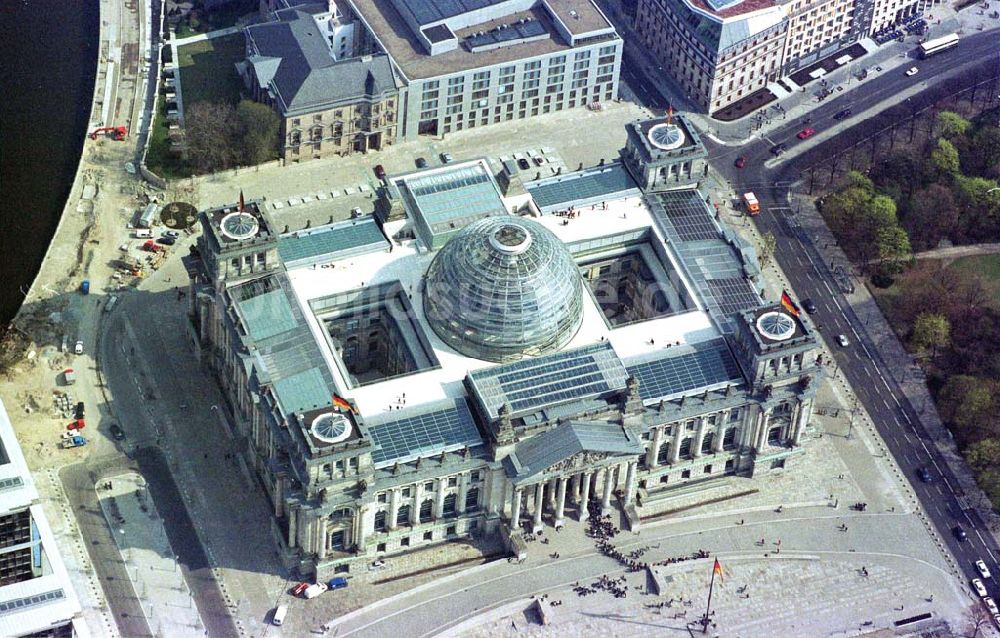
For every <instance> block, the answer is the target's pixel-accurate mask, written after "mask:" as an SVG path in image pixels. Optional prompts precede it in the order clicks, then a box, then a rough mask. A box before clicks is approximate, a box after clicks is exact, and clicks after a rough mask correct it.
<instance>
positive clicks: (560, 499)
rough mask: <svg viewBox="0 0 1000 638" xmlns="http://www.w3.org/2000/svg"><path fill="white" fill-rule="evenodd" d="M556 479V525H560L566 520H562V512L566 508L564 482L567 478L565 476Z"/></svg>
mask: <svg viewBox="0 0 1000 638" xmlns="http://www.w3.org/2000/svg"><path fill="white" fill-rule="evenodd" d="M557 480H558V484H559V487H558V492H559V494H558V496H556V527H562V526H563V525H564V524H565V523H566V521H565V520H563V514H564V513H565V510H566V482H567V480H568V479H566V478H565V477H562V478H559V479H557Z"/></svg>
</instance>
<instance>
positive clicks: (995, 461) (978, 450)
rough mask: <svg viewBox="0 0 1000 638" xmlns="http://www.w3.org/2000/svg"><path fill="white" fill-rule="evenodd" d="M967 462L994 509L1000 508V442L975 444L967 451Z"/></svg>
mask: <svg viewBox="0 0 1000 638" xmlns="http://www.w3.org/2000/svg"><path fill="white" fill-rule="evenodd" d="M965 460H966V461H967V462H968V463H969V467H970V468H972V471H973V472H975V474H976V482H977V483H979V488H980V489H981V490H983V491H984V492H986V495H987V496H988V497H989V499H990V501H991V502H992V503H993V507H1000V440H997V439H995V438H986V439H983V440H982V441H977V442H976V443H973V444H972V445H970V446H969V447H968V448H966V450H965Z"/></svg>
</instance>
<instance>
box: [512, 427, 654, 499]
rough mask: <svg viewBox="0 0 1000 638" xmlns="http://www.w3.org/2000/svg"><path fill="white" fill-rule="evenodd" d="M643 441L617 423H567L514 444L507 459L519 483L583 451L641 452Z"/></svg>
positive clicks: (513, 475)
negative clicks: (512, 450)
mask: <svg viewBox="0 0 1000 638" xmlns="http://www.w3.org/2000/svg"><path fill="white" fill-rule="evenodd" d="M644 449H645V448H643V445H642V442H641V441H638V440H637V439H636V438H635V437H634V436H633V435H632V434H631V433H630V432H629V431H628V430H626V429H625V428H624V427H622V426H621V425H620V424H617V423H566V424H564V425H561V426H560V427H557V428H553V429H551V430H548V431H546V432H542V433H541V434H538V435H536V436H533V437H531V438H530V439H527V440H525V441H521V442H519V443H518V444H517V445H516V446H515V447H514V452H513V453H512V454H511V455H510V456H508V457H507V458H505V459H504V467H505V468H506V470H507V475H508V476H510V477H511V479H513V482H514V483H515V484H517V483H520V482H523V481H528V480H532V479H535V478H536V477H537V476H538V475H540V474H542V473H543V472H544V471H545V470H547V469H549V468H550V467H552V466H553V465H555V464H556V463H559V462H560V461H563V460H565V459H568V458H570V457H572V456H574V455H576V454H579V453H580V452H598V453H605V454H607V453H610V454H630V455H632V454H641V453H642V452H643V450H644Z"/></svg>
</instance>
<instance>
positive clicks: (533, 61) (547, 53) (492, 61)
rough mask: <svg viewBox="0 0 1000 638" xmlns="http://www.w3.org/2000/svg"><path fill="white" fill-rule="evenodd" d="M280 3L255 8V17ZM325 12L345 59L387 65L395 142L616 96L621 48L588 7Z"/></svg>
mask: <svg viewBox="0 0 1000 638" xmlns="http://www.w3.org/2000/svg"><path fill="white" fill-rule="evenodd" d="M289 4H294V2H293V1H291V0H262V8H263V9H264V11H265V13H267V12H271V11H274V10H275V9H276V8H278V7H285V6H288V5H289ZM334 5H336V9H335V12H336V15H337V16H338V24H341V25H351V26H352V27H353V38H354V49H355V53H356V54H358V55H372V56H379V55H383V56H388V59H389V61H390V62H391V65H392V70H393V72H394V76H395V78H396V80H397V82H398V84H399V92H400V95H399V105H400V108H399V115H398V118H397V122H396V128H395V135H396V138H397V139H401V140H402V139H406V140H411V139H415V138H416V137H417V136H418V135H443V134H447V133H450V132H452V131H460V130H463V129H468V128H473V127H476V126H486V125H490V124H496V123H499V122H503V121H508V120H514V119H523V118H526V117H531V116H534V115H539V114H543V113H551V112H555V111H561V110H563V109H568V108H575V107H581V106H586V105H589V104H593V103H595V102H603V101H610V100H612V99H614V97H615V95H616V93H617V90H618V74H619V68H620V64H621V50H622V40H621V38H620V37H619V36H618V33H617V32H616V31H615V28H614V26H613V25H612V24H611V22H610V21H609V20H608V19H607V17H606V16H605V15H604V14H603V13H602V12H601V11H600V9H598V8H597V6H596V5H595V4H594V3H593V2H592V0H492V1H486V2H481V3H474V4H469V3H464V4H463V3H460V2H450V1H446V0H388V1H384V2H383V1H378V2H376V1H375V0H344V1H343V2H340V3H335V2H334V1H333V0H331V2H330V3H329V7H328V8H327V9H324V11H325V12H326V13H330V12H331V11H334V9H333V7H334ZM278 13H280V11H279V12H278ZM326 13H324V15H326Z"/></svg>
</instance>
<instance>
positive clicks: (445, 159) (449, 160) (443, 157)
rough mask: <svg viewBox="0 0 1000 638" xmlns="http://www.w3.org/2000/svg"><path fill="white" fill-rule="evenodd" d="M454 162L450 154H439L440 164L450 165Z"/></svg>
mask: <svg viewBox="0 0 1000 638" xmlns="http://www.w3.org/2000/svg"><path fill="white" fill-rule="evenodd" d="M454 161H455V158H453V157H452V156H451V153H441V163H442V164H451V163H452V162H454Z"/></svg>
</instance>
